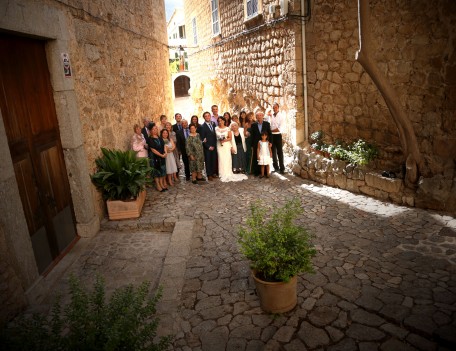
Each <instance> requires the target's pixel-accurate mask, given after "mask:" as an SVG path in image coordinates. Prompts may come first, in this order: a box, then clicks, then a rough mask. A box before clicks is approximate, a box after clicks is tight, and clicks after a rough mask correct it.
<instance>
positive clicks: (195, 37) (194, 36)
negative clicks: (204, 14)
mask: <svg viewBox="0 0 456 351" xmlns="http://www.w3.org/2000/svg"><path fill="white" fill-rule="evenodd" d="M192 29H193V44H194V45H197V44H198V35H197V34H196V17H194V18H193V19H192Z"/></svg>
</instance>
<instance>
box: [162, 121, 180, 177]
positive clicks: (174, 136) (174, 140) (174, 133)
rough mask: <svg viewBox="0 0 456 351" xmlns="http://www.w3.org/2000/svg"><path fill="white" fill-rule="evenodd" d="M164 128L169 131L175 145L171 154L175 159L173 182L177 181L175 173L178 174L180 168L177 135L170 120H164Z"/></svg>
mask: <svg viewBox="0 0 456 351" xmlns="http://www.w3.org/2000/svg"><path fill="white" fill-rule="evenodd" d="M165 128H166V130H167V131H168V133H169V138H170V139H171V140H172V141H173V143H174V146H175V148H174V151H173V154H174V159H175V160H176V167H177V171H176V173H175V174H174V176H173V180H174V181H175V182H177V181H179V177H178V176H177V175H178V174H179V170H180V168H181V165H180V161H179V150H178V149H177V136H176V132H175V131H174V130H173V126H172V124H171V122H166V124H165ZM166 168H168V166H166Z"/></svg>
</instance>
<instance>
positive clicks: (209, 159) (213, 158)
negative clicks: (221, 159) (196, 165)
mask: <svg viewBox="0 0 456 351" xmlns="http://www.w3.org/2000/svg"><path fill="white" fill-rule="evenodd" d="M203 118H204V123H203V124H202V125H201V127H200V129H199V134H200V138H201V140H202V141H203V148H204V163H205V164H206V175H207V179H208V180H213V178H214V177H217V174H216V172H217V148H216V146H217V137H216V135H215V127H216V125H215V123H214V122H212V121H211V114H210V113H209V112H204V113H203Z"/></svg>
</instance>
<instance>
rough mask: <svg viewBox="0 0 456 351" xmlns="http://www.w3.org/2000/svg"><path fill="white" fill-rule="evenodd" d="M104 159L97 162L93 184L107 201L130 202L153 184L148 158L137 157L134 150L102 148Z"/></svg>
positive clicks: (98, 159)
mask: <svg viewBox="0 0 456 351" xmlns="http://www.w3.org/2000/svg"><path fill="white" fill-rule="evenodd" d="M101 152H102V153H103V156H102V157H99V158H97V159H96V160H95V163H96V165H97V172H96V173H95V174H93V175H92V176H91V179H92V182H93V184H95V186H96V187H97V189H98V190H99V191H100V192H101V194H102V195H103V199H105V200H129V199H132V198H135V197H136V196H138V194H139V192H140V191H142V190H144V189H145V187H146V184H149V183H150V182H151V178H150V174H151V172H152V168H151V167H150V166H149V160H148V159H147V158H138V157H136V152H134V151H133V150H128V151H121V150H109V149H105V148H101Z"/></svg>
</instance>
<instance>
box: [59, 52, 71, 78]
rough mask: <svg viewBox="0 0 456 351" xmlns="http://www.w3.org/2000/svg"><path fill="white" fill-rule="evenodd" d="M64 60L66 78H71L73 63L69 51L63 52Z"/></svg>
mask: <svg viewBox="0 0 456 351" xmlns="http://www.w3.org/2000/svg"><path fill="white" fill-rule="evenodd" d="M61 56H62V61H63V74H65V77H66V78H71V65H70V56H69V55H68V54H67V53H62V54H61Z"/></svg>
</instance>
